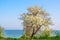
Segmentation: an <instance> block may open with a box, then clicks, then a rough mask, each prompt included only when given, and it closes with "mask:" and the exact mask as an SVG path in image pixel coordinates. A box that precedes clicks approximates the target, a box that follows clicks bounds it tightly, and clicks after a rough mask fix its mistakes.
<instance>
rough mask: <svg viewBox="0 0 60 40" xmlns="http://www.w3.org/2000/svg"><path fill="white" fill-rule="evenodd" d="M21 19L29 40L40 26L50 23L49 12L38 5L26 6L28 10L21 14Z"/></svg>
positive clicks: (47, 25)
mask: <svg viewBox="0 0 60 40" xmlns="http://www.w3.org/2000/svg"><path fill="white" fill-rule="evenodd" d="M22 20H23V25H24V30H25V34H26V36H29V37H30V40H31V39H32V37H33V36H34V35H35V34H36V33H37V32H38V31H39V29H40V28H41V27H42V26H44V27H49V26H50V25H52V21H51V18H50V17H49V14H48V13H47V12H46V11H45V10H44V9H42V8H39V7H38V6H34V7H30V8H28V12H27V13H25V14H23V16H22Z"/></svg>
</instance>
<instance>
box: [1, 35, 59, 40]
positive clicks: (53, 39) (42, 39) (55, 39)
mask: <svg viewBox="0 0 60 40" xmlns="http://www.w3.org/2000/svg"><path fill="white" fill-rule="evenodd" d="M0 40H29V38H25V37H21V38H0ZM33 40H60V36H55V37H39V38H37V37H34V38H33Z"/></svg>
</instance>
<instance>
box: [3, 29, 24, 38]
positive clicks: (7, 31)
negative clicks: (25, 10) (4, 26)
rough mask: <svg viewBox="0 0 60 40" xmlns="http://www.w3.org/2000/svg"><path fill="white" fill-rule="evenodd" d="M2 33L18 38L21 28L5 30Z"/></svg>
mask: <svg viewBox="0 0 60 40" xmlns="http://www.w3.org/2000/svg"><path fill="white" fill-rule="evenodd" d="M4 34H5V36H6V37H12V38H18V37H21V36H22V35H23V30H5V31H4Z"/></svg>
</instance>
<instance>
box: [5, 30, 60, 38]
mask: <svg viewBox="0 0 60 40" xmlns="http://www.w3.org/2000/svg"><path fill="white" fill-rule="evenodd" d="M23 33H24V31H23V30H5V31H4V34H5V36H6V37H11V38H19V37H21V36H22V35H23ZM55 33H56V34H57V35H60V30H55Z"/></svg>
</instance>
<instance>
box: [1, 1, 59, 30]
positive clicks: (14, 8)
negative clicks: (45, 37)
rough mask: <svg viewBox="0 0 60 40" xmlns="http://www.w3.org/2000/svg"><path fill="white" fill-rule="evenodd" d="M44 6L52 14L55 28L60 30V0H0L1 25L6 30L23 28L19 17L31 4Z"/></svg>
mask: <svg viewBox="0 0 60 40" xmlns="http://www.w3.org/2000/svg"><path fill="white" fill-rule="evenodd" d="M35 5H38V6H41V7H43V8H44V9H45V10H46V11H47V12H48V13H49V14H50V16H51V18H52V21H53V22H54V24H55V25H54V26H51V28H53V29H54V30H60V0H0V25H1V26H3V27H4V28H5V29H6V30H19V29H23V26H22V23H21V21H20V20H19V17H20V15H21V14H22V13H24V12H27V8H28V7H31V6H35Z"/></svg>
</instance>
